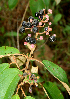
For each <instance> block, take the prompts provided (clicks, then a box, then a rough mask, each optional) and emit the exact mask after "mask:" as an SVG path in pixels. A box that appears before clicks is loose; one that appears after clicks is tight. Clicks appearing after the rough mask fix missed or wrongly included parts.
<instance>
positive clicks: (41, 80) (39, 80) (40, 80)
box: [23, 73, 44, 83]
mask: <svg viewBox="0 0 70 99" xmlns="http://www.w3.org/2000/svg"><path fill="white" fill-rule="evenodd" d="M33 74H35V76H36V77H37V76H39V77H40V75H38V74H37V73H33ZM27 80H28V81H29V83H31V82H32V81H33V83H35V81H34V80H29V75H28V76H27V78H25V79H24V80H23V82H24V81H27ZM43 81H44V80H43V79H42V78H41V77H40V78H39V79H37V82H38V83H39V82H43Z"/></svg>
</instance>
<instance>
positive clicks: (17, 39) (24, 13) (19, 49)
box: [17, 2, 29, 50]
mask: <svg viewBox="0 0 70 99" xmlns="http://www.w3.org/2000/svg"><path fill="white" fill-rule="evenodd" d="M28 6H29V2H28V4H27V6H26V9H25V12H24V14H23V17H22V21H21V23H20V25H19V27H18V29H17V48H18V50H20V48H19V29H20V28H21V26H22V22H23V20H24V18H25V15H26V12H27V9H28Z"/></svg>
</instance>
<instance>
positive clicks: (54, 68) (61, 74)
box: [42, 60, 69, 84]
mask: <svg viewBox="0 0 70 99" xmlns="http://www.w3.org/2000/svg"><path fill="white" fill-rule="evenodd" d="M42 63H43V64H44V65H45V67H46V68H47V70H48V71H49V72H50V73H51V74H52V75H53V76H55V77H57V78H58V79H59V80H60V81H62V82H65V83H67V84H69V83H68V79H67V75H66V73H65V71H64V70H63V69H62V68H61V67H59V66H58V65H56V64H54V63H52V62H51V61H48V60H43V61H42Z"/></svg>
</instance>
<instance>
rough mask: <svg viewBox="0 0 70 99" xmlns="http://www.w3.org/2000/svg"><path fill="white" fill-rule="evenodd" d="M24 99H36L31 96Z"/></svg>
mask: <svg viewBox="0 0 70 99" xmlns="http://www.w3.org/2000/svg"><path fill="white" fill-rule="evenodd" d="M24 99H35V98H33V97H31V96H26V97H25V98H24Z"/></svg>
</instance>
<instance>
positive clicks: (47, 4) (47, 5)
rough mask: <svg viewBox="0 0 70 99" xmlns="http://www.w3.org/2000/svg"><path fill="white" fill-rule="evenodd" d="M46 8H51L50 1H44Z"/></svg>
mask: <svg viewBox="0 0 70 99" xmlns="http://www.w3.org/2000/svg"><path fill="white" fill-rule="evenodd" d="M43 1H44V4H45V6H46V8H49V5H50V0H43Z"/></svg>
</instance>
